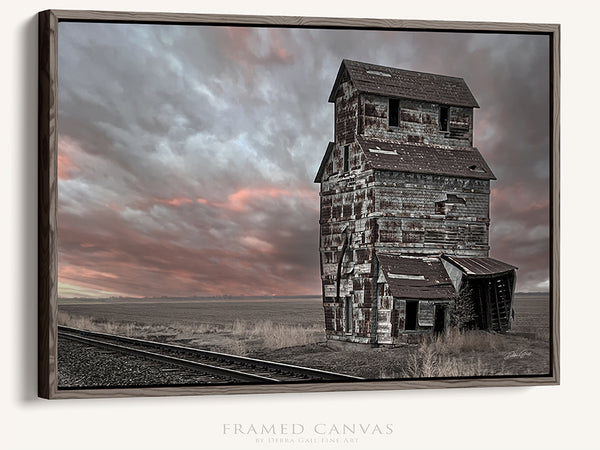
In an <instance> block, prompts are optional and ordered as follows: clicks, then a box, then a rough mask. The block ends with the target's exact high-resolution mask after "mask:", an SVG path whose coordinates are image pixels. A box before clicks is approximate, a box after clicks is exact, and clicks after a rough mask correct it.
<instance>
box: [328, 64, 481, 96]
mask: <svg viewBox="0 0 600 450" xmlns="http://www.w3.org/2000/svg"><path fill="white" fill-rule="evenodd" d="M345 72H347V74H348V75H349V77H350V79H351V80H352V82H353V83H354V86H355V87H356V89H357V90H359V91H360V92H365V93H369V94H378V95H385V96H388V97H396V98H409V99H413V100H421V101H426V102H431V103H439V104H442V105H450V106H463V107H468V108H479V105H478V104H477V101H476V100H475V97H473V94H472V93H471V90H470V89H469V87H468V86H467V83H465V80H464V79H462V78H459V77H450V76H446V75H438V74H433V73H426V72H414V71H411V70H403V69H396V68H393V67H386V66H379V65H376V64H368V63H363V62H358V61H351V60H349V59H344V60H343V61H342V64H341V66H340V70H339V72H338V75H337V78H336V81H335V84H334V86H333V89H332V91H331V95H330V96H329V101H330V102H335V96H336V92H337V88H338V85H339V84H340V82H341V80H342V79H343V75H344V73H345Z"/></svg>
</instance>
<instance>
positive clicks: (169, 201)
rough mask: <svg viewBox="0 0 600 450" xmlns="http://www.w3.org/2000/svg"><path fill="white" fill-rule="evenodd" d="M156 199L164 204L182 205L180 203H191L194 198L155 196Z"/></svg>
mask: <svg viewBox="0 0 600 450" xmlns="http://www.w3.org/2000/svg"><path fill="white" fill-rule="evenodd" d="M154 201H156V202H158V203H162V204H163V205H171V206H180V205H191V204H193V203H194V200H192V199H191V198H187V197H175V198H155V199H154Z"/></svg>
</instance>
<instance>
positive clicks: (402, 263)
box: [377, 252, 456, 299]
mask: <svg viewBox="0 0 600 450" xmlns="http://www.w3.org/2000/svg"><path fill="white" fill-rule="evenodd" d="M377 259H378V260H379V267H380V269H381V270H382V271H383V274H384V276H385V279H386V282H387V284H388V286H389V287H390V291H391V293H392V296H394V297H398V298H409V299H441V298H451V297H453V296H455V295H456V290H455V289H454V287H453V286H452V282H451V281H450V278H449V277H448V273H447V272H446V269H444V265H443V264H442V263H441V261H440V260H439V258H423V257H418V258H413V257H405V256H399V255H392V254H388V253H380V252H377Z"/></svg>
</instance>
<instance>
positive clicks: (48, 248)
mask: <svg viewBox="0 0 600 450" xmlns="http://www.w3.org/2000/svg"><path fill="white" fill-rule="evenodd" d="M38 31H39V33H38V35H39V52H38V64H39V69H38V395H39V396H40V397H43V398H51V397H52V396H53V394H54V393H55V392H56V388H57V369H56V360H57V333H58V331H57V326H56V314H57V311H58V306H57V290H56V287H57V284H56V283H57V276H58V272H57V257H56V255H57V253H56V252H57V241H56V225H57V223H56V201H57V184H56V183H57V135H56V114H57V105H56V99H57V83H58V71H57V67H58V48H57V47H58V21H57V18H56V16H55V15H54V14H53V13H52V12H50V11H45V12H43V13H40V14H39V15H38Z"/></svg>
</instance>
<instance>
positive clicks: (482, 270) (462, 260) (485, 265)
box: [442, 255, 517, 276]
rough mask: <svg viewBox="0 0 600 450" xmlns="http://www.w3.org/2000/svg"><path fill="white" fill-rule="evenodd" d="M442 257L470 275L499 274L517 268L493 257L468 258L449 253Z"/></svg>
mask: <svg viewBox="0 0 600 450" xmlns="http://www.w3.org/2000/svg"><path fill="white" fill-rule="evenodd" d="M442 258H444V259H445V260H446V261H449V262H450V263H452V264H454V265H455V266H456V267H458V268H459V269H460V270H462V271H463V272H464V273H465V274H466V275H470V276H489V275H500V274H503V273H506V272H510V271H512V270H516V269H517V267H515V266H513V265H510V264H507V263H505V262H502V261H498V260H497V259H494V258H469V257H458V256H449V255H443V256H442Z"/></svg>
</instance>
